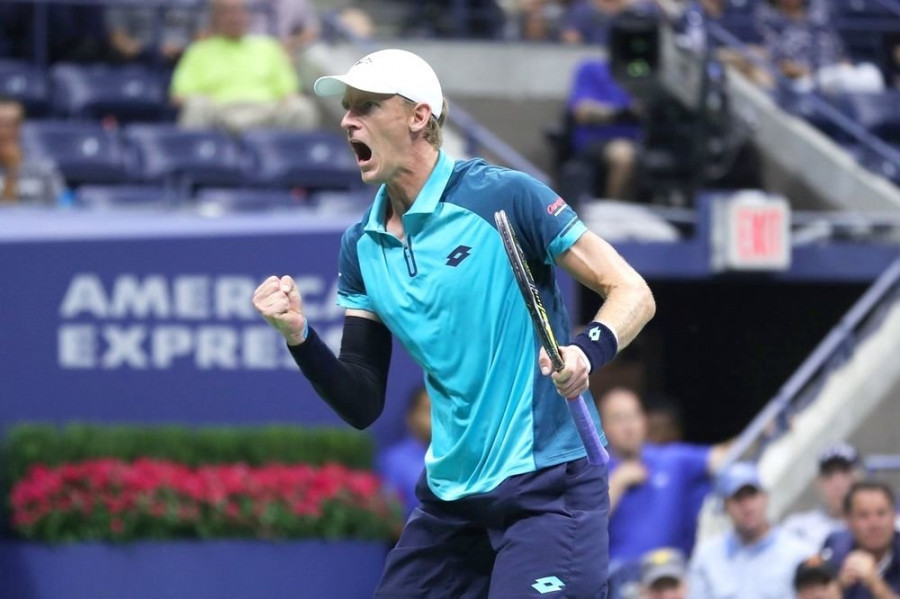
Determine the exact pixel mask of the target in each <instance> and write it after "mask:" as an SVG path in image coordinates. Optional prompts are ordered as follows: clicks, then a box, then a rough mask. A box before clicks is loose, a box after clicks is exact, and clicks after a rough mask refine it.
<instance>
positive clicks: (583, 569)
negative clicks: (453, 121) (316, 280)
mask: <svg viewBox="0 0 900 599" xmlns="http://www.w3.org/2000/svg"><path fill="white" fill-rule="evenodd" d="M315 91H316V93H317V94H319V95H320V96H332V95H337V96H342V98H343V106H344V109H345V114H344V117H343V119H342V120H341V127H342V128H343V129H344V130H346V132H347V137H348V140H349V143H350V147H351V148H352V149H353V152H355V154H356V158H357V162H358V164H359V169H360V172H361V174H362V179H363V181H365V182H366V183H369V184H372V185H376V186H378V191H377V192H376V194H375V199H374V201H373V204H372V206H371V208H370V209H369V210H368V211H367V212H366V214H365V215H364V216H363V217H362V219H361V220H360V222H359V223H357V224H355V225H353V226H352V227H350V228H349V229H348V230H347V231H346V233H344V236H343V240H342V246H341V253H340V260H339V268H340V275H339V276H340V281H339V287H338V304H339V305H341V306H343V307H344V308H345V309H346V318H345V321H344V329H343V339H342V342H341V350H340V355H339V356H337V357H336V356H335V355H334V354H333V353H332V352H331V350H329V349H328V347H327V346H326V345H325V344H324V343H323V342H322V341H321V340H320V339H319V337H318V336H317V335H316V331H315V328H313V327H312V326H311V325H310V323H309V322H308V321H307V319H306V317H305V316H304V315H303V303H302V298H301V297H300V295H299V293H298V290H297V286H296V285H295V283H294V281H293V280H292V279H291V278H290V277H287V276H283V277H280V278H279V277H270V278H269V279H267V280H266V281H264V282H263V283H262V284H261V285H260V286H259V288H258V289H257V290H256V292H255V294H254V297H253V303H254V305H255V306H256V309H257V310H258V311H259V312H260V314H261V315H262V316H263V317H264V318H265V319H266V321H268V322H269V323H270V324H271V325H272V326H273V327H275V328H276V329H277V330H278V331H279V332H280V333H281V334H282V335H283V336H284V337H285V339H286V340H287V344H288V347H289V349H290V351H291V353H292V355H293V356H294V358H295V360H296V362H297V364H298V365H299V366H300V369H301V370H302V371H303V373H304V375H306V377H307V378H308V379H309V380H310V381H311V382H312V384H313V386H314V387H315V389H316V391H317V392H318V393H319V395H321V396H322V398H323V399H324V400H325V401H326V402H328V404H329V405H330V406H331V407H332V408H333V409H334V410H335V411H336V412H337V413H338V414H339V415H340V416H341V417H342V418H343V419H344V420H346V421H347V422H348V423H350V424H351V425H353V426H355V427H357V428H360V429H362V428H365V427H367V426H369V425H370V424H372V422H374V421H375V419H376V418H378V416H379V415H380V414H381V411H382V407H383V405H384V398H385V389H386V385H387V376H388V368H389V365H390V359H391V337H392V335H393V336H395V337H397V338H398V339H399V341H400V342H401V343H402V344H403V345H404V346H405V347H406V349H407V350H408V351H409V353H410V355H411V356H412V357H413V358H414V359H415V360H416V361H417V362H418V364H419V365H420V366H421V367H422V369H423V370H424V372H425V385H426V387H427V389H428V394H429V395H430V396H431V398H432V441H431V445H430V447H429V449H428V452H427V454H426V457H425V472H424V473H423V476H422V478H421V479H420V481H419V484H418V486H417V490H416V493H417V497H418V499H419V501H420V506H419V507H418V508H416V509H415V510H414V511H413V513H412V514H411V516H410V517H409V520H408V521H407V523H406V526H405V528H404V531H403V533H402V535H401V537H400V540H399V541H398V543H397V545H396V547H395V548H394V549H393V550H392V551H391V552H390V553H389V555H388V558H387V561H386V564H385V570H384V574H383V576H382V580H381V582H380V584H379V588H378V591H377V593H376V597H379V598H383V599H406V598H425V597H427V598H442V599H443V598H446V599H464V598H474V597H490V598H496V599H500V598H502V599H513V598H517V597H544V596H548V597H553V598H554V599H556V598H561V597H577V598H578V599H585V598H594V597H598V598H602V597H606V588H607V584H606V578H607V569H608V549H607V544H608V540H607V518H608V512H609V497H608V489H607V471H606V467H605V466H592V465H590V464H588V462H587V460H586V458H585V449H584V446H583V445H582V442H581V440H580V437H579V436H578V433H577V431H576V428H575V426H574V424H573V422H572V418H571V416H570V414H569V411H568V409H567V406H566V405H565V401H566V400H565V399H563V397H575V396H577V395H578V394H579V393H584V392H586V391H587V389H588V375H589V374H590V373H591V372H593V371H595V370H597V369H598V368H600V367H601V366H603V364H605V363H606V362H608V361H609V360H611V359H612V358H613V357H615V355H616V352H617V351H618V349H620V348H622V347H624V346H626V345H627V344H628V343H630V342H631V340H632V339H634V337H635V336H636V335H637V334H638V332H639V331H640V330H641V328H642V327H643V326H644V325H645V324H646V323H647V321H648V320H650V318H651V317H652V316H653V313H654V310H655V304H654V301H653V297H652V295H651V293H650V290H649V288H648V287H647V285H646V283H645V282H644V280H643V279H642V278H641V277H640V276H639V275H638V274H637V273H636V272H635V271H634V270H633V269H632V268H631V267H630V266H629V265H628V264H627V263H626V262H625V260H623V259H622V258H621V257H620V256H619V255H618V254H617V253H616V251H615V250H614V249H613V248H612V247H611V246H610V245H609V244H607V243H606V242H604V241H603V240H601V239H600V238H599V237H598V236H596V235H594V234H593V233H591V232H590V231H588V230H587V229H586V228H585V226H584V224H583V223H582V222H581V221H580V220H579V219H578V217H577V216H576V214H575V212H574V211H573V210H572V209H571V208H570V207H569V206H568V205H567V204H566V203H565V202H564V201H563V200H562V199H561V198H560V197H559V196H557V194H556V193H554V192H553V191H551V190H550V189H549V188H547V187H546V186H545V185H543V184H541V183H540V182H538V181H537V180H535V179H534V178H532V177H530V176H528V175H526V174H523V173H521V172H517V171H513V170H509V169H506V168H501V167H498V166H493V165H490V164H488V163H486V162H485V161H483V160H481V159H474V160H467V161H454V160H452V159H451V158H450V157H449V156H447V154H446V153H444V152H443V151H442V150H441V144H442V126H443V124H444V122H445V121H446V119H447V102H446V101H445V100H444V96H443V93H442V91H441V85H440V83H439V81H438V78H437V76H436V75H435V73H434V71H433V70H432V68H431V67H430V66H429V65H428V64H427V63H426V62H425V61H424V60H422V59H421V58H419V57H418V56H416V55H414V54H412V53H410V52H406V51H403V50H382V51H379V52H375V53H373V54H369V55H368V56H365V57H364V58H362V59H361V60H359V62H357V63H356V64H355V65H353V67H351V68H350V70H349V71H348V72H347V73H346V74H344V75H339V76H330V77H322V78H320V79H319V80H318V81H316V83H315ZM500 209H503V210H505V211H506V213H507V215H508V216H509V219H510V221H511V224H512V226H513V228H514V230H515V231H516V232H517V234H518V237H519V241H520V243H521V244H522V246H523V250H524V252H525V254H526V257H527V259H528V260H529V263H530V266H531V269H532V272H533V274H534V277H535V281H536V284H537V285H538V286H539V287H540V291H541V296H542V300H543V303H544V306H545V308H546V309H547V311H548V313H549V317H550V320H551V322H552V324H553V329H554V332H555V334H556V336H557V339H559V340H560V342H561V343H562V344H563V347H562V348H561V352H562V355H563V358H564V360H565V368H564V369H562V370H561V371H559V372H552V373H551V367H550V361H549V359H548V358H547V356H546V354H545V353H543V350H539V343H538V340H537V337H536V335H535V333H534V329H533V326H532V322H531V319H530V317H529V314H528V312H527V310H526V307H525V303H524V302H523V301H522V297H521V295H520V293H519V291H518V288H517V287H516V283H515V280H514V278H513V274H512V271H511V269H510V266H509V262H508V260H507V258H506V254H505V253H504V249H503V245H502V242H501V239H500V236H499V234H498V232H497V230H496V228H495V225H494V220H493V214H494V212H495V211H497V210H500ZM556 265H559V266H562V267H563V268H564V269H565V270H566V271H568V272H569V273H571V274H572V275H573V276H574V277H575V278H576V279H577V280H578V281H579V282H581V283H582V284H583V285H586V286H588V287H589V288H591V289H593V290H594V291H595V292H597V293H598V294H600V295H601V296H602V297H603V298H604V300H605V301H604V302H603V304H602V306H601V308H600V310H599V312H597V315H596V318H595V320H594V322H592V323H591V324H590V325H589V326H587V327H586V329H585V331H583V332H581V333H580V334H578V335H576V336H575V337H574V339H572V340H571V341H569V339H570V333H569V331H570V330H571V328H570V325H569V320H568V315H567V313H566V310H565V307H564V305H563V300H562V297H561V294H560V291H559V288H558V287H557V285H556V281H555V279H554V267H555V266H556ZM548 375H549V376H548ZM560 396H562V397H560ZM586 400H590V398H589V397H586ZM587 403H588V405H589V406H590V409H591V410H592V418H594V420H595V424H596V425H597V426H598V428H599V417H598V416H597V413H596V409H595V408H594V402H593V401H587ZM603 442H604V443H605V438H604V439H603Z"/></svg>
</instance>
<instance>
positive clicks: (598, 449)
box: [566, 395, 609, 466]
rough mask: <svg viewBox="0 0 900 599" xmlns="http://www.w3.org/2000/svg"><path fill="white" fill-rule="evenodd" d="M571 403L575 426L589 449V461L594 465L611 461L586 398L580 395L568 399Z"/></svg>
mask: <svg viewBox="0 0 900 599" xmlns="http://www.w3.org/2000/svg"><path fill="white" fill-rule="evenodd" d="M566 403H567V404H569V412H571V413H572V420H574V421H575V427H576V428H577V429H578V434H579V435H581V442H582V443H584V448H585V449H586V450H587V459H588V463H590V464H592V465H594V466H602V465H603V464H606V463H607V462H608V461H609V454H608V453H607V452H606V448H605V447H603V443H602V442H601V441H600V435H598V434H597V427H595V426H594V421H593V419H592V418H591V414H590V412H588V409H587V406H586V405H585V404H584V398H582V397H581V396H580V395H579V396H578V397H573V398H572V399H568V400H566Z"/></svg>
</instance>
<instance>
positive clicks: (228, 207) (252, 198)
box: [195, 187, 306, 215]
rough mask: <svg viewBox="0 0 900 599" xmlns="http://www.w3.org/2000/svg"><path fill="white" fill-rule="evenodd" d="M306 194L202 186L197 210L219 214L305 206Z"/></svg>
mask: <svg viewBox="0 0 900 599" xmlns="http://www.w3.org/2000/svg"><path fill="white" fill-rule="evenodd" d="M305 199H306V198H305V196H303V195H298V194H295V193H292V192H290V191H288V190H282V189H247V188H211V187H207V188H202V189H200V190H198V191H197V195H196V196H195V202H196V207H197V210H198V211H199V212H201V213H204V214H209V215H218V214H224V213H229V212H264V211H267V210H279V209H282V210H283V209H286V208H287V209H290V208H297V207H299V206H303V205H304V204H305Z"/></svg>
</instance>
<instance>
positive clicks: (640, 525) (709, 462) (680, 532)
mask: <svg viewBox="0 0 900 599" xmlns="http://www.w3.org/2000/svg"><path fill="white" fill-rule="evenodd" d="M599 407H600V413H601V420H602V422H603V430H604V431H605V432H606V437H607V439H608V440H609V450H610V457H611V459H610V462H609V473H610V474H609V497H610V510H611V512H610V513H611V516H610V519H609V555H610V559H611V561H612V562H617V561H630V560H635V559H638V558H639V557H640V556H641V555H642V554H644V553H646V552H647V551H650V550H652V549H656V548H659V547H674V548H678V549H680V550H681V551H682V552H683V553H684V554H685V555H689V554H690V552H691V549H692V548H693V546H694V537H695V534H696V525H697V515H698V513H699V511H700V507H701V505H702V502H703V497H704V496H705V495H706V493H707V491H708V490H709V480H710V475H711V474H712V473H713V472H715V470H716V469H717V468H718V465H719V463H720V462H721V460H722V458H723V457H724V456H725V452H726V450H727V444H721V445H716V446H712V447H709V446H700V445H688V444H684V443H671V444H668V445H652V444H649V443H647V442H646V438H647V417H646V415H645V413H644V410H643V408H642V407H641V401H640V399H639V398H638V396H637V395H636V394H635V393H634V392H633V391H631V390H629V389H624V388H615V389H611V390H610V391H608V392H607V393H606V394H604V395H603V396H602V397H601V398H600V402H599Z"/></svg>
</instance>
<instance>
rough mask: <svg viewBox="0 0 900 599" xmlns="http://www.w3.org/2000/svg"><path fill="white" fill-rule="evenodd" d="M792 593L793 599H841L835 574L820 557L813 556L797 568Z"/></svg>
mask: <svg viewBox="0 0 900 599" xmlns="http://www.w3.org/2000/svg"><path fill="white" fill-rule="evenodd" d="M794 592H795V593H796V595H795V599H841V587H840V585H839V584H838V580H837V574H836V573H835V571H834V568H833V567H832V566H831V565H830V564H829V563H828V562H826V561H825V560H823V559H822V556H820V555H814V556H812V557H810V558H808V559H806V560H805V561H803V562H800V565H799V566H797V571H796V572H795V573H794Z"/></svg>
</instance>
